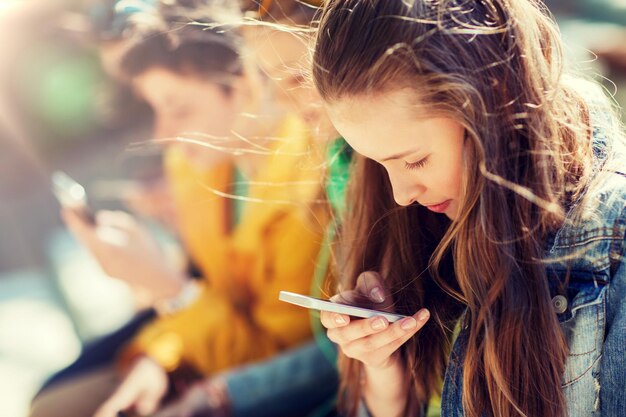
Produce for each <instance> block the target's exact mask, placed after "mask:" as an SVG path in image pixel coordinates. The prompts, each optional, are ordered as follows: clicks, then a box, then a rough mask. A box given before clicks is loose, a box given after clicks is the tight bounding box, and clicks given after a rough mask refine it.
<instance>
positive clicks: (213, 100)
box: [133, 67, 244, 168]
mask: <svg viewBox="0 0 626 417" xmlns="http://www.w3.org/2000/svg"><path fill="white" fill-rule="evenodd" d="M133 85H134V88H135V90H136V92H137V93H138V94H139V95H140V96H141V97H143V98H144V99H145V100H146V102H147V103H148V105H149V106H150V107H151V108H152V110H153V111H154V136H155V137H156V138H174V137H176V136H181V134H182V133H184V132H194V133H195V132H197V133H202V134H206V135H208V136H211V137H217V138H231V137H232V133H231V132H232V130H233V128H234V126H235V124H236V121H237V119H238V116H239V114H240V113H241V110H242V109H241V107H242V102H243V101H244V100H241V99H239V97H238V96H237V95H238V94H239V92H238V90H237V89H234V90H233V91H232V92H231V93H230V94H227V93H226V92H225V91H224V90H223V89H222V88H221V87H220V86H219V85H218V84H216V83H214V82H211V81H207V80H204V79H202V78H200V77H195V76H191V75H183V74H178V73H175V72H173V71H170V70H167V69H164V68H159V67H154V68H150V69H148V70H147V71H145V72H144V73H142V74H141V75H139V76H137V77H135V78H134V79H133ZM187 136H188V137H190V138H192V139H195V140H208V141H210V142H211V140H210V139H203V138H202V137H201V136H194V135H192V134H189V135H187ZM216 144H217V145H219V146H225V147H229V146H232V144H233V143H232V142H231V141H228V142H225V144H224V143H221V142H216ZM180 146H181V147H182V148H183V150H184V151H185V154H186V155H187V156H188V157H189V160H190V161H191V162H193V163H194V165H196V166H198V167H200V168H207V167H210V166H212V165H214V164H215V163H217V162H220V161H222V160H224V159H226V158H229V157H231V154H230V153H229V152H222V151H215V150H211V149H208V148H203V147H200V146H198V145H196V144H187V143H181V145H180Z"/></svg>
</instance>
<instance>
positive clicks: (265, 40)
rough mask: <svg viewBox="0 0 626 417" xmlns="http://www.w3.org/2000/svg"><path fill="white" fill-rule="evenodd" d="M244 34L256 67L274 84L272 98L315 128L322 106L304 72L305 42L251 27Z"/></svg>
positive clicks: (263, 28)
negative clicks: (252, 53)
mask: <svg viewBox="0 0 626 417" xmlns="http://www.w3.org/2000/svg"><path fill="white" fill-rule="evenodd" d="M244 34H245V36H246V42H247V43H248V45H249V46H250V48H251V49H252V50H253V51H254V55H255V58H256V63H257V65H258V66H259V68H260V69H261V71H262V72H263V73H264V74H265V76H267V77H268V78H269V79H270V81H271V85H272V90H273V98H274V99H275V100H276V101H277V102H278V103H279V104H280V105H281V106H282V107H283V108H284V109H286V110H287V111H292V112H295V113H297V114H298V115H299V116H300V117H301V118H302V119H303V120H304V121H305V122H306V123H307V124H309V126H312V127H316V125H317V124H318V123H320V120H321V118H322V117H323V105H322V102H321V99H320V97H319V95H318V94H317V91H316V90H315V88H313V85H312V84H310V83H308V82H307V80H306V76H305V73H304V70H305V68H307V52H308V45H307V43H306V41H305V40H303V39H301V38H299V37H297V36H296V35H294V34H292V33H287V32H282V31H279V30H276V29H274V28H268V27H249V28H246V30H245V31H244Z"/></svg>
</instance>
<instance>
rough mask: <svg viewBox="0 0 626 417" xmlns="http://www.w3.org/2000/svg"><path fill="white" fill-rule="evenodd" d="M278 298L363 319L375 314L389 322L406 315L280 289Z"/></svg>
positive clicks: (302, 305) (301, 305) (306, 306)
mask: <svg viewBox="0 0 626 417" xmlns="http://www.w3.org/2000/svg"><path fill="white" fill-rule="evenodd" d="M278 299H279V300H281V301H285V302H287V303H291V304H295V305H298V306H300V307H305V308H310V309H313V310H319V311H328V312H331V313H338V314H346V315H348V316H352V317H360V318H364V319H368V318H370V317H375V316H382V317H385V318H386V319H387V320H388V321H389V322H390V323H393V322H396V321H398V320H402V319H403V318H405V317H407V316H403V315H400V314H392V313H387V312H385V311H379V310H372V309H369V308H362V307H355V306H351V305H347V304H339V303H334V302H332V301H327V300H321V299H319V298H315V297H309V296H306V295H302V294H296V293H293V292H289V291H281V292H280V294H279V296H278Z"/></svg>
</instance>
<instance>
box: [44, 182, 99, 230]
mask: <svg viewBox="0 0 626 417" xmlns="http://www.w3.org/2000/svg"><path fill="white" fill-rule="evenodd" d="M51 182H52V192H53V193H54V195H55V196H56V198H57V200H59V203H60V204H61V205H62V206H63V207H67V208H69V209H72V210H75V211H77V212H78V213H80V215H81V216H83V218H84V219H85V220H86V221H88V222H89V223H91V224H95V222H96V220H95V215H94V212H93V210H91V208H90V207H89V205H88V203H87V193H86V192H85V187H83V186H82V185H80V184H79V183H77V182H76V181H74V179H72V177H70V176H69V175H67V174H66V173H65V172H62V171H55V172H54V173H53V174H52V177H51Z"/></svg>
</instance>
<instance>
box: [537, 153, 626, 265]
mask: <svg viewBox="0 0 626 417" xmlns="http://www.w3.org/2000/svg"><path fill="white" fill-rule="evenodd" d="M621 165H622V166H623V167H622V169H621V170H614V169H605V170H602V171H600V172H599V173H598V174H597V178H595V179H594V181H593V183H592V184H591V185H590V188H589V190H588V191H587V193H586V194H585V196H584V198H582V199H581V201H579V202H578V203H577V204H575V205H574V206H573V207H572V209H571V210H570V213H568V215H567V218H566V220H565V223H564V225H563V226H562V227H561V229H560V230H559V231H558V232H557V233H556V236H555V239H554V242H553V244H552V247H551V248H550V253H549V257H551V258H554V259H560V260H561V261H558V262H560V263H564V264H567V265H568V266H569V267H570V268H573V269H579V270H588V271H596V272H598V271H604V270H606V271H608V270H609V269H612V268H613V267H614V264H615V263H616V262H621V258H622V256H623V252H624V239H625V237H626V164H625V163H621Z"/></svg>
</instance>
